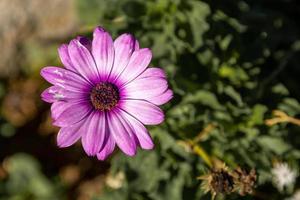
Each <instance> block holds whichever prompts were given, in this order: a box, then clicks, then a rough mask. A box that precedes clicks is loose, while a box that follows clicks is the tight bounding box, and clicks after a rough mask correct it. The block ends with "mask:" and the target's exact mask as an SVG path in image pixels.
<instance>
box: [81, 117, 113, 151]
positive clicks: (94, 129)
mask: <svg viewBox="0 0 300 200" xmlns="http://www.w3.org/2000/svg"><path fill="white" fill-rule="evenodd" d="M84 130H85V131H86V132H85V134H83V135H82V139H81V142H82V146H83V148H84V150H85V152H86V153H87V155H89V156H94V155H96V154H97V153H98V152H99V151H100V150H101V149H102V147H103V145H104V142H105V137H106V134H108V131H107V130H108V127H107V123H106V117H105V112H93V113H92V114H91V115H90V116H89V118H88V119H87V120H86V123H85V125H84Z"/></svg>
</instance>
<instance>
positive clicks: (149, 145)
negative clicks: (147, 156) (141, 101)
mask: <svg viewBox="0 0 300 200" xmlns="http://www.w3.org/2000/svg"><path fill="white" fill-rule="evenodd" d="M121 114H122V116H123V119H125V120H126V121H127V122H128V124H130V126H131V128H132V130H133V131H134V134H135V136H136V137H137V140H138V144H139V145H140V146H141V148H142V149H153V147H154V143H153V141H152V138H151V136H150V135H149V132H148V131H147V129H146V128H145V126H144V125H143V124H142V123H141V122H140V121H138V120H137V119H136V118H134V117H133V116H132V115H130V114H128V113H127V112H125V111H123V110H121Z"/></svg>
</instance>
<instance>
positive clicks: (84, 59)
mask: <svg viewBox="0 0 300 200" xmlns="http://www.w3.org/2000/svg"><path fill="white" fill-rule="evenodd" d="M68 49H69V55H70V58H71V61H72V64H73V66H74V68H75V69H76V71H77V72H78V73H79V74H80V75H82V76H83V77H84V78H86V79H87V80H89V81H91V82H92V83H97V82H98V81H99V73H98V71H97V67H96V64H95V62H94V58H93V57H92V55H91V53H90V51H89V50H88V49H87V48H86V46H84V45H83V44H81V43H80V42H79V41H78V40H77V39H73V40H72V41H71V42H70V44H69V48H68Z"/></svg>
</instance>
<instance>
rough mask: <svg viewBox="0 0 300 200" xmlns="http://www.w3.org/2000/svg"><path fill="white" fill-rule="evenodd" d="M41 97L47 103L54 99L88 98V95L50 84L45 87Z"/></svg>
mask: <svg viewBox="0 0 300 200" xmlns="http://www.w3.org/2000/svg"><path fill="white" fill-rule="evenodd" d="M41 97H42V99H43V100H44V101H46V102H48V103H53V102H55V101H78V100H84V99H86V100H88V95H87V94H86V93H82V92H73V91H68V90H65V89H63V88H61V87H59V86H51V87H49V88H47V89H46V90H44V92H43V93H42V94H41Z"/></svg>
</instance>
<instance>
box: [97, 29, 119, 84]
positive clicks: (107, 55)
mask: <svg viewBox="0 0 300 200" xmlns="http://www.w3.org/2000/svg"><path fill="white" fill-rule="evenodd" d="M92 53H93V56H94V58H95V62H96V65H97V68H98V71H99V74H100V75H101V78H102V79H104V80H107V78H108V76H109V73H110V71H111V69H112V65H113V62H114V54H115V51H114V45H113V40H112V38H111V36H110V35H109V33H107V32H106V31H105V30H104V29H103V28H101V27H97V28H96V29H95V30H94V39H93V43H92Z"/></svg>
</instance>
